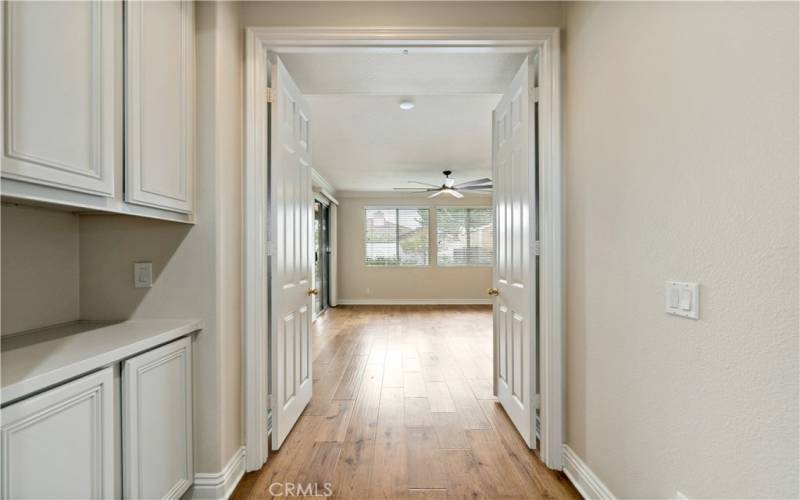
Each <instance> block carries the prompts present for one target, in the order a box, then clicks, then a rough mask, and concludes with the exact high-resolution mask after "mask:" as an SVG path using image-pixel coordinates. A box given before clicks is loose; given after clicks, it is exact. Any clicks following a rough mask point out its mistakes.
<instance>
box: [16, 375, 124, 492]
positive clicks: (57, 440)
mask: <svg viewBox="0 0 800 500" xmlns="http://www.w3.org/2000/svg"><path fill="white" fill-rule="evenodd" d="M116 384H117V382H116V381H115V380H114V373H113V369H112V368H105V369H103V370H100V371H97V372H95V373H92V374H90V375H86V376H84V377H81V378H79V379H77V380H74V381H72V382H69V383H66V384H64V385H60V386H58V387H55V388H53V389H50V390H47V391H45V392H43V393H41V394H38V395H36V396H33V397H30V398H28V399H24V400H22V401H20V402H18V403H14V404H11V405H9V406H7V407H5V408H3V410H2V420H3V425H2V427H0V438H1V439H0V443H1V444H2V449H1V450H0V453H2V455H0V456H2V457H3V461H4V463H3V467H2V468H0V498H2V499H23V498H37V499H42V498H64V499H66V498H83V499H88V498H98V499H99V498H117V497H118V496H119V492H118V489H117V484H116V472H115V471H116V470H117V467H118V465H119V457H118V455H117V453H116V451H115V450H117V447H116V446H115V439H116V436H117V435H118V434H117V432H118V427H117V426H118V424H117V423H116V420H115V418H116V417H115V411H116V410H115V408H116V407H117V405H118V403H119V400H118V395H117V393H116V390H117V389H116Z"/></svg>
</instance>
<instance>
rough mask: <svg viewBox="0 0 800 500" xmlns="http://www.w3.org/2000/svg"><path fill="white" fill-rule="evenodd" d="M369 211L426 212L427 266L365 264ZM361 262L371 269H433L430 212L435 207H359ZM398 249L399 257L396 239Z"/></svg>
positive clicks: (433, 254) (397, 242)
mask: <svg viewBox="0 0 800 500" xmlns="http://www.w3.org/2000/svg"><path fill="white" fill-rule="evenodd" d="M369 210H427V212H428V263H427V264H400V263H398V264H370V263H369V262H367V211H369ZM361 211H362V214H361V238H362V239H363V240H362V244H361V253H362V255H361V262H362V263H363V264H364V266H365V267H369V268H371V269H393V268H398V267H408V268H417V269H419V268H426V267H433V261H434V257H436V254H435V251H434V248H435V247H434V245H433V243H432V236H433V233H432V230H433V225H434V223H433V222H432V218H431V212H435V207H433V206H431V205H364V206H362V207H361ZM395 244H396V245H397V247H398V251H397V255H398V257H399V255H400V249H399V245H400V239H399V238H397V239H396V243H395Z"/></svg>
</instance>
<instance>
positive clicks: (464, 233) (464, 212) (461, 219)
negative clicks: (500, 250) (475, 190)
mask: <svg viewBox="0 0 800 500" xmlns="http://www.w3.org/2000/svg"><path fill="white" fill-rule="evenodd" d="M436 234H437V243H438V249H437V259H436V260H437V263H438V264H439V265H440V266H491V265H492V263H493V262H494V224H493V216H492V209H491V208H488V207H487V208H456V207H440V208H438V209H436Z"/></svg>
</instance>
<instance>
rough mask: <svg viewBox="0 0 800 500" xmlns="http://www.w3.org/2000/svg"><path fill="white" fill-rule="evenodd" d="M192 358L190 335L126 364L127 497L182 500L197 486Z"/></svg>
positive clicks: (125, 495) (123, 369)
mask: <svg viewBox="0 0 800 500" xmlns="http://www.w3.org/2000/svg"><path fill="white" fill-rule="evenodd" d="M191 359H192V356H191V339H190V338H188V337H185V338H183V339H180V340H176V341H175V342H172V343H170V344H167V345H165V346H162V347H159V348H158V349H154V350H152V351H148V352H146V353H144V354H141V355H139V356H136V357H135V358H131V359H129V360H127V361H125V363H124V364H123V366H122V419H123V420H122V440H123V442H122V449H123V458H122V462H123V485H122V488H123V495H124V497H125V498H148V499H151V498H179V497H180V496H181V495H182V494H183V493H184V492H185V491H186V490H187V489H188V488H189V486H191V484H192V481H193V478H194V469H193V467H192V361H191Z"/></svg>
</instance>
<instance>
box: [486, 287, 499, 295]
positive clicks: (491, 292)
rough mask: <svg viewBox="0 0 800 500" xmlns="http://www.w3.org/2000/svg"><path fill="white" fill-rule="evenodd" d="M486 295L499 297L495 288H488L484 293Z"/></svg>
mask: <svg viewBox="0 0 800 500" xmlns="http://www.w3.org/2000/svg"><path fill="white" fill-rule="evenodd" d="M486 293H488V294H489V295H491V296H492V297H497V296H498V295H500V290H498V289H497V288H490V289H488V290H487V291H486Z"/></svg>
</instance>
